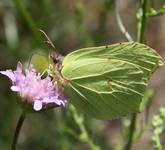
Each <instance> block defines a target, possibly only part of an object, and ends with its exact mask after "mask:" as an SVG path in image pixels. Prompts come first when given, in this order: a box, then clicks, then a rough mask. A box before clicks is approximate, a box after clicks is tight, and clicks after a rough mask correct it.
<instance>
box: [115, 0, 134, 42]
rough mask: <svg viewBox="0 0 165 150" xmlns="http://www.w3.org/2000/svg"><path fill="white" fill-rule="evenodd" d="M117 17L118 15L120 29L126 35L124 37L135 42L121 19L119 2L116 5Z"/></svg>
mask: <svg viewBox="0 0 165 150" xmlns="http://www.w3.org/2000/svg"><path fill="white" fill-rule="evenodd" d="M115 15H116V21H117V24H118V26H119V29H120V31H121V32H122V33H123V34H124V36H125V37H126V39H127V40H128V41H130V42H132V41H133V39H132V37H131V35H130V34H129V32H128V31H127V30H126V28H125V26H124V24H123V21H122V19H121V16H120V13H119V10H118V6H117V2H116V5H115Z"/></svg>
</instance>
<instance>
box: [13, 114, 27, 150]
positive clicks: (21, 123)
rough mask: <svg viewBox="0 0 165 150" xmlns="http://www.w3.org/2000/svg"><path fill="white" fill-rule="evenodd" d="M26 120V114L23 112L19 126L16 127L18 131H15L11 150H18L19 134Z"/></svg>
mask: <svg viewBox="0 0 165 150" xmlns="http://www.w3.org/2000/svg"><path fill="white" fill-rule="evenodd" d="M24 120H25V113H24V112H22V113H21V115H20V117H19V120H18V122H17V126H16V129H15V133H14V137H13V142H12V147H11V150H16V145H17V141H18V136H19V133H20V130H21V127H22V125H23V122H24Z"/></svg>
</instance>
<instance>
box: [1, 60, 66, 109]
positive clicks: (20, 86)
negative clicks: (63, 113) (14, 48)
mask: <svg viewBox="0 0 165 150" xmlns="http://www.w3.org/2000/svg"><path fill="white" fill-rule="evenodd" d="M0 73H1V74H3V75H5V76H7V77H8V78H9V79H10V80H11V81H12V86H11V90H12V91H15V92H18V93H19V95H20V96H21V97H22V98H23V101H26V102H28V103H30V104H32V105H33V109H34V110H36V111H40V110H41V109H45V108H49V107H60V106H65V104H66V102H67V101H66V97H65V96H64V95H63V91H61V90H62V89H59V88H58V86H57V83H55V82H52V81H51V79H50V77H46V78H44V79H41V75H40V74H39V73H37V72H36V70H35V69H34V68H33V66H30V68H29V69H27V70H25V73H24V72H23V67H22V64H21V63H20V62H18V64H17V68H16V70H15V71H12V70H6V71H0Z"/></svg>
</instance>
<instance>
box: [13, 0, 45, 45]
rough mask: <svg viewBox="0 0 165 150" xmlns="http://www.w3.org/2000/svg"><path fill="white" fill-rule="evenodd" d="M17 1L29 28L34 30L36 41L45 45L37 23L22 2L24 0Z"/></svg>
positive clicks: (18, 8) (16, 3)
mask: <svg viewBox="0 0 165 150" xmlns="http://www.w3.org/2000/svg"><path fill="white" fill-rule="evenodd" d="M14 2H15V6H16V8H17V10H18V11H19V13H20V14H21V15H22V17H23V19H24V21H25V23H26V24H27V26H28V27H29V29H30V30H31V31H32V33H33V36H34V38H35V39H36V41H37V42H38V43H39V44H40V45H43V42H42V40H41V39H42V37H41V35H40V34H39V32H38V27H37V26H36V24H35V23H34V21H33V19H32V17H31V15H30V14H29V12H28V11H27V9H26V8H25V6H24V3H23V2H22V0H14Z"/></svg>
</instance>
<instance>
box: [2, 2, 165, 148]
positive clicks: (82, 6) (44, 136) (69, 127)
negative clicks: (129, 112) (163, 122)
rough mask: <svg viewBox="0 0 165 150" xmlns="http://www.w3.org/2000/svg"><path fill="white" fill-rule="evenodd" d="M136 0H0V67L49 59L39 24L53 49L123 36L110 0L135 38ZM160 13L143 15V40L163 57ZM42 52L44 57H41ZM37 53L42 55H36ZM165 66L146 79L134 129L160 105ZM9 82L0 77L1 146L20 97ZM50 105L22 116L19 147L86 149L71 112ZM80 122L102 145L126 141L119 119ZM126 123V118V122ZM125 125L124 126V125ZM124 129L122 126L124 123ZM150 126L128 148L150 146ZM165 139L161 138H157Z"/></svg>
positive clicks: (164, 25) (6, 144)
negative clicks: (148, 92) (147, 94)
mask: <svg viewBox="0 0 165 150" xmlns="http://www.w3.org/2000/svg"><path fill="white" fill-rule="evenodd" d="M139 2H140V0H125V1H122V0H116V1H115V0H0V70H5V69H7V68H12V69H15V67H16V63H17V62H18V61H21V62H22V63H24V64H27V63H28V62H29V58H30V57H31V56H32V55H33V57H36V58H41V59H43V60H44V59H45V58H46V59H48V54H49V52H50V49H49V48H48V47H47V46H46V45H45V44H44V38H43V37H42V36H41V33H40V32H39V31H38V29H43V30H44V31H45V32H46V33H47V34H48V36H49V37H50V39H51V40H52V41H53V43H54V44H55V46H56V49H57V50H58V53H60V54H61V55H63V56H65V55H66V54H68V53H69V52H71V51H73V50H76V49H79V48H83V47H88V46H100V45H107V44H112V43H116V42H122V41H127V39H126V38H125V37H124V35H123V34H122V33H121V31H120V29H119V27H118V25H117V21H116V15H115V3H117V6H118V11H119V12H120V14H121V17H122V20H123V23H124V25H125V26H126V29H127V30H128V31H129V33H130V34H131V36H132V37H133V39H134V40H135V41H136V37H137V19H136V12H137V9H138V7H139ZM163 4H165V1H164V0H149V7H154V8H155V9H159V8H161V7H162V5H163ZM164 40H165V16H160V17H151V18H148V21H147V27H146V32H145V42H146V43H147V44H148V45H149V46H151V47H152V48H154V49H156V50H157V52H158V53H159V54H160V55H161V56H162V57H163V58H165V43H164ZM43 54H44V55H46V56H43ZM41 55H42V56H41ZM164 75H165V67H162V68H160V69H159V70H158V71H157V72H156V73H155V74H154V75H153V77H152V78H151V81H150V85H149V86H150V88H152V89H153V91H154V92H153V93H154V94H153V97H152V105H151V106H150V109H148V110H147V112H146V111H145V112H143V113H140V114H139V115H138V124H137V128H138V129H139V128H140V127H141V124H142V122H144V116H146V114H147V116H149V117H148V118H149V120H151V118H152V115H153V113H155V112H157V111H158V109H159V107H160V106H163V105H165V101H164V98H165V92H164V91H165V77H164ZM9 87H10V82H9V80H8V79H7V78H6V77H4V76H0V150H8V149H10V145H11V142H12V137H13V133H14V129H15V126H16V121H17V119H18V117H19V114H20V112H21V110H20V107H19V105H18V104H17V100H20V98H19V96H17V95H16V94H15V93H12V92H11V91H10V88H9ZM67 109H68V108H66V110H64V111H63V110H60V109H56V110H49V111H47V112H44V113H40V114H38V113H36V114H31V115H29V116H28V117H27V119H26V120H25V123H24V126H23V128H22V131H21V135H20V138H19V142H18V149H21V150H57V149H58V150H77V149H78V150H85V149H90V148H89V146H88V145H87V144H86V141H85V140H84V141H83V138H82V139H81V137H80V135H81V131H80V129H79V127H78V125H77V123H76V121H75V119H74V117H73V114H72V112H71V111H67ZM79 117H80V118H81V119H82V118H83V119H84V125H85V127H86V129H87V131H88V133H89V136H90V137H91V139H92V140H93V141H94V143H96V144H97V145H99V146H100V147H101V148H102V149H103V150H111V149H112V150H113V149H120V148H121V147H122V145H123V144H124V143H125V136H126V135H125V134H124V131H123V124H124V123H127V122H128V120H127V119H128V118H129V116H127V117H125V118H124V119H122V120H119V119H118V120H113V121H99V120H95V119H90V118H88V117H87V116H82V115H80V116H79ZM128 123H129V122H128ZM124 126H127V125H124ZM125 128H126V129H125V130H127V127H125ZM151 133H152V130H151V129H148V130H147V131H146V132H145V133H144V134H143V135H142V136H141V137H140V139H137V140H136V141H135V143H134V145H133V150H139V149H140V150H146V149H148V150H152V149H153V147H152V144H151ZM162 143H165V138H162Z"/></svg>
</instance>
